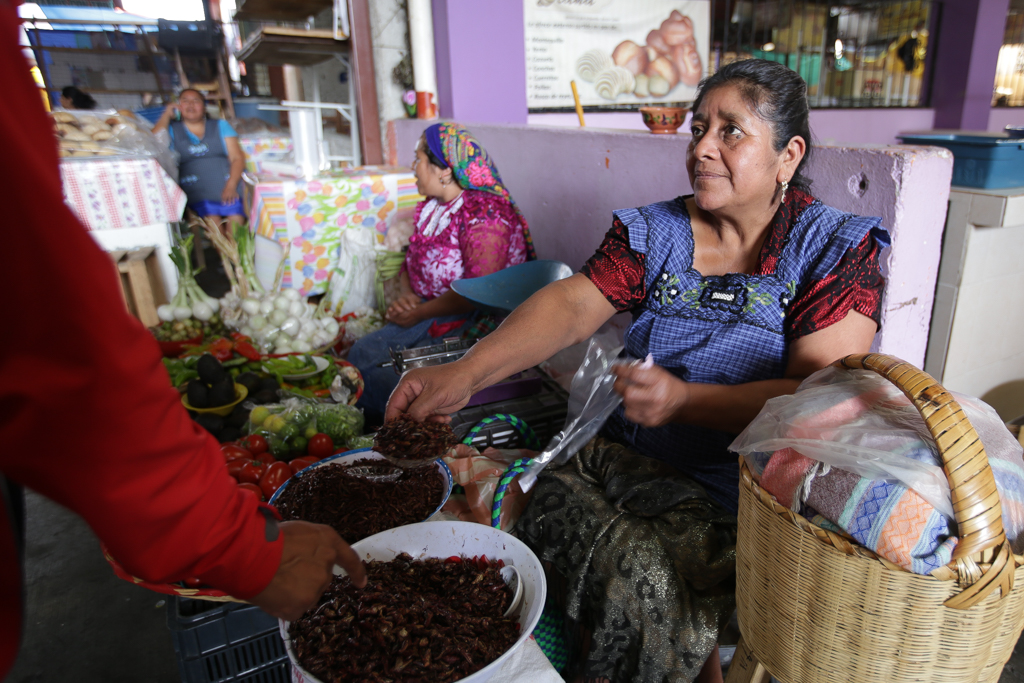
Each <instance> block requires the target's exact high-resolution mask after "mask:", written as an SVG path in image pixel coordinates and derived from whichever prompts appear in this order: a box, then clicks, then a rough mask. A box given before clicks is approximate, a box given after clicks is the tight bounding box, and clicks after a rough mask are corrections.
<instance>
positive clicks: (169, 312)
mask: <svg viewBox="0 0 1024 683" xmlns="http://www.w3.org/2000/svg"><path fill="white" fill-rule="evenodd" d="M156 317H158V318H160V319H161V320H163V321H164V322H165V323H169V322H171V321H172V320H174V306H171V305H170V304H164V305H163V306H158V307H157V309H156Z"/></svg>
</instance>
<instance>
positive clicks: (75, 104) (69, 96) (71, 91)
mask: <svg viewBox="0 0 1024 683" xmlns="http://www.w3.org/2000/svg"><path fill="white" fill-rule="evenodd" d="M60 106H62V107H64V108H65V109H95V108H96V100H94V99H93V98H92V95H90V94H89V93H87V92H82V91H81V90H79V89H78V88H76V87H75V86H73V85H69V86H67V87H65V88H64V89H63V90H61V91H60Z"/></svg>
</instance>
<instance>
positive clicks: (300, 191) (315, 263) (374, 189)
mask: <svg viewBox="0 0 1024 683" xmlns="http://www.w3.org/2000/svg"><path fill="white" fill-rule="evenodd" d="M421 199H422V197H421V196H420V195H419V193H417V191H416V178H415V176H413V174H412V171H410V170H409V169H408V168H396V167H384V166H363V167H359V168H353V169H343V170H340V171H336V172H334V173H333V174H331V175H330V176H326V177H322V178H317V179H315V180H309V181H307V180H269V179H268V180H264V181H261V182H259V183H257V185H256V187H255V189H254V191H253V203H252V212H251V215H250V223H251V225H252V226H253V229H254V230H255V232H256V233H257V234H259V235H263V236H264V237H269V238H271V239H276V240H278V241H279V242H281V244H282V245H284V246H285V249H286V251H287V256H286V260H285V271H284V280H283V286H284V287H294V288H295V289H298V290H299V291H300V292H301V293H302V295H303V296H310V295H313V294H322V293H324V292H325V291H326V289H327V282H328V280H329V278H330V277H331V273H332V272H333V271H334V270H335V269H337V268H338V258H339V254H340V251H341V242H342V234H343V233H344V232H345V231H347V230H360V231H368V232H369V236H372V240H369V239H359V240H352V241H353V242H359V243H361V244H365V243H369V242H372V243H373V244H375V245H377V246H380V245H383V244H384V236H385V235H386V234H387V232H388V228H389V227H390V226H391V225H393V224H394V222H395V221H396V220H399V219H405V218H408V219H410V220H411V219H412V216H413V212H414V210H415V208H416V203H417V202H418V201H420V200H421ZM360 237H365V235H362V236H360Z"/></svg>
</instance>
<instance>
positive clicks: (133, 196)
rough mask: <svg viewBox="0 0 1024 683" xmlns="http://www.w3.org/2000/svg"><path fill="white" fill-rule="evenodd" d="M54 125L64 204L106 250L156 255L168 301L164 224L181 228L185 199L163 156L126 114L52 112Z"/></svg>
mask: <svg viewBox="0 0 1024 683" xmlns="http://www.w3.org/2000/svg"><path fill="white" fill-rule="evenodd" d="M53 120H54V132H55V134H56V136H57V138H58V141H59V147H60V155H61V163H60V172H61V181H62V185H63V189H64V201H65V203H66V204H67V205H68V206H69V207H70V208H71V210H72V211H73V212H74V213H75V215H76V216H77V217H78V219H79V220H80V221H81V222H82V223H83V224H84V225H85V226H86V227H87V228H88V229H89V230H90V234H91V235H92V237H93V238H94V239H95V240H96V242H97V243H99V245H100V247H102V248H103V249H106V250H108V251H110V250H114V249H132V248H135V247H155V248H156V250H157V256H158V260H159V262H160V270H161V276H162V279H163V284H164V291H165V292H166V293H167V295H168V296H173V295H174V294H175V292H176V291H177V288H178V283H177V279H176V278H175V277H174V266H173V264H172V263H171V261H170V258H169V254H170V250H171V229H170V225H169V224H170V223H175V222H177V221H179V220H181V216H182V213H183V212H184V210H185V193H184V192H183V191H182V190H181V188H180V187H178V185H177V183H176V182H175V181H174V179H173V178H172V177H171V175H170V174H169V173H168V172H167V170H165V167H167V168H173V166H171V165H169V164H168V161H167V159H166V158H161V157H162V156H164V155H166V153H167V150H166V149H164V148H162V147H161V146H160V145H159V143H158V142H157V141H156V139H155V138H154V137H153V136H152V135H150V134H149V133H148V131H146V130H145V128H144V126H140V125H138V124H136V123H135V122H134V121H133V118H132V117H131V116H129V115H128V114H126V113H113V112H107V113H94V112H81V113H80V115H79V116H76V115H75V114H72V113H71V112H55V113H54V114H53ZM161 161H163V162H164V164H163V165H161Z"/></svg>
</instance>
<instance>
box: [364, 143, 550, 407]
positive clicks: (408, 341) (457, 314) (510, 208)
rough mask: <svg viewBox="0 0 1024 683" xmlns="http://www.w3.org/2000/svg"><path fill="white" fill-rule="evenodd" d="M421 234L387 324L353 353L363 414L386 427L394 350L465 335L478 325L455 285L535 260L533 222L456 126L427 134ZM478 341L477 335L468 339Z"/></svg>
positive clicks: (420, 167) (422, 153) (419, 158)
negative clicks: (360, 377) (359, 377)
mask: <svg viewBox="0 0 1024 683" xmlns="http://www.w3.org/2000/svg"><path fill="white" fill-rule="evenodd" d="M412 170H413V173H414V174H415V175H416V189H417V191H418V192H419V193H420V194H422V195H423V196H424V197H426V199H425V200H423V201H422V202H420V203H419V204H417V205H416V228H415V231H414V232H413V234H412V236H411V237H410V238H409V251H408V252H406V256H405V263H404V264H403V265H402V271H401V293H400V295H399V296H398V297H397V299H396V300H395V301H394V302H392V304H391V306H390V307H389V308H388V310H387V313H386V315H385V318H386V319H387V321H388V325H386V326H385V327H384V328H382V329H380V330H378V331H376V332H374V333H372V334H369V335H367V336H365V337H363V338H362V339H360V340H359V341H358V342H356V343H355V345H354V346H353V347H352V350H351V351H349V355H348V360H349V361H350V362H351V363H352V364H353V365H355V366H356V367H357V368H359V371H360V373H362V375H363V380H364V382H365V386H366V389H365V391H364V393H363V396H362V398H361V399H360V402H359V404H358V405H359V407H361V408H363V410H364V411H365V412H366V417H367V420H369V421H370V422H371V423H374V422H377V423H379V422H380V421H381V419H382V418H383V415H384V407H385V405H386V404H387V400H388V396H389V395H390V394H391V390H392V389H394V388H395V385H396V384H398V375H396V374H395V371H394V369H392V368H391V367H390V366H389V367H383V368H382V367H380V365H381V364H382V363H387V362H388V361H390V360H391V355H390V353H389V349H392V348H393V349H399V350H400V349H411V348H416V347H419V346H424V345H429V344H432V343H437V342H438V341H439V340H440V339H442V338H444V337H452V336H455V337H457V336H460V335H463V334H466V333H467V331H469V330H472V329H473V328H474V326H476V325H477V321H478V316H477V314H476V313H475V312H474V308H473V305H472V304H471V303H470V302H469V301H467V300H466V299H464V298H463V297H461V296H459V294H458V293H456V292H455V291H454V290H452V288H451V286H452V282H453V281H455V280H459V279H462V278H473V277H481V276H483V275H489V274H491V273H493V272H495V271H498V270H502V269H503V268H507V267H508V266H512V265H517V264H520V263H523V262H525V261H527V260H532V259H535V258H536V256H535V255H534V253H533V244H532V243H531V242H530V231H529V228H528V227H527V225H526V219H525V218H524V217H523V214H522V213H521V212H520V211H519V209H518V208H517V207H516V205H515V204H514V203H513V201H512V196H511V195H510V194H509V192H508V190H507V189H505V185H504V183H503V182H502V180H501V176H500V175H498V169H497V168H496V167H495V165H494V162H493V161H492V160H491V158H490V156H489V155H488V154H487V151H486V150H485V149H484V148H483V146H482V145H481V144H480V143H479V142H478V141H477V140H476V138H474V137H473V135H472V134H471V133H470V132H469V131H468V130H466V129H465V128H463V127H462V126H460V125H459V124H457V123H437V124H434V125H432V126H430V127H429V128H427V129H426V130H425V131H424V133H423V136H422V137H421V138H420V140H419V142H418V143H417V145H416V158H415V159H414V160H413V164H412ZM469 334H470V335H472V332H470V333H469Z"/></svg>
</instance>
